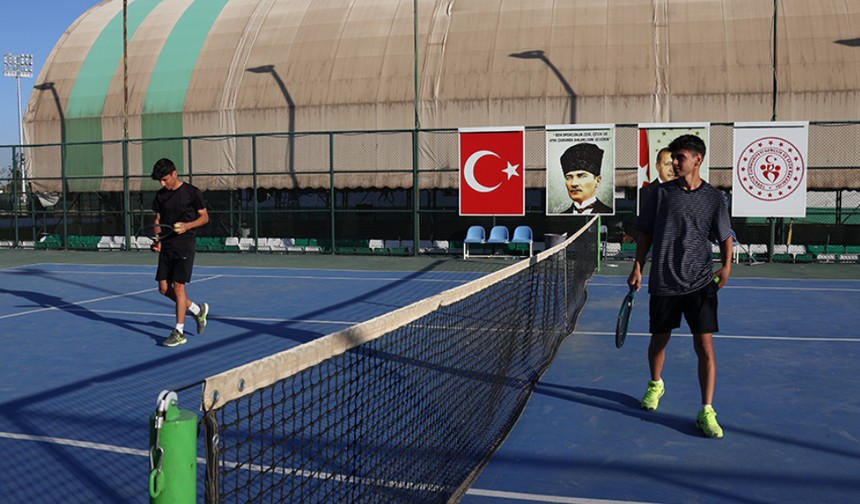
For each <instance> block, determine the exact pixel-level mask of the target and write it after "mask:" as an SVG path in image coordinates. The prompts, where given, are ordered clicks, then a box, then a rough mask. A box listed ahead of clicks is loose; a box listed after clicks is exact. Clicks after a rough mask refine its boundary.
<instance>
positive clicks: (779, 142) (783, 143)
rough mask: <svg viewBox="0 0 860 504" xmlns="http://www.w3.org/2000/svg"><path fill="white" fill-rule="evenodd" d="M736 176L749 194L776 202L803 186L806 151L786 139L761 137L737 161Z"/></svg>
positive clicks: (748, 146)
mask: <svg viewBox="0 0 860 504" xmlns="http://www.w3.org/2000/svg"><path fill="white" fill-rule="evenodd" d="M736 169H737V170H738V171H737V178H738V180H739V181H740V182H741V187H742V188H743V189H744V191H746V192H747V193H748V194H749V195H750V196H752V197H753V198H755V199H758V200H762V201H777V200H781V199H784V198H787V197H788V196H790V195H791V194H792V193H793V192H794V191H795V190H797V188H798V187H800V185H801V181H802V180H803V178H804V169H805V165H804V162H803V153H801V152H800V150H799V149H798V148H797V147H796V146H795V145H794V144H792V143H791V142H789V141H788V140H786V139H784V138H777V137H765V138H760V139H758V140H756V141H754V142H752V143H750V144H749V145H747V146H746V148H745V149H744V150H743V152H742V153H741V155H740V158H739V159H738V163H737V168H736Z"/></svg>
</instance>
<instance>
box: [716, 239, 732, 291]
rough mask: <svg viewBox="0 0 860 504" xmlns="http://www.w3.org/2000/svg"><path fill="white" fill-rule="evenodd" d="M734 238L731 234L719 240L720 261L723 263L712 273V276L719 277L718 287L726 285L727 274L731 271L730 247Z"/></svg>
mask: <svg viewBox="0 0 860 504" xmlns="http://www.w3.org/2000/svg"><path fill="white" fill-rule="evenodd" d="M733 242H734V240H733V239H732V237H731V236H729V237H728V238H726V239H725V240H723V241H721V242H720V261H722V263H723V267H722V268H720V269H719V270H717V272H716V273H714V276H716V277H718V278H719V279H720V281H719V283H718V284H717V285H719V287H720V289H722V288H723V287H725V286H726V282H728V281H729V274H730V273H731V272H732V247H733V246H734V245H733Z"/></svg>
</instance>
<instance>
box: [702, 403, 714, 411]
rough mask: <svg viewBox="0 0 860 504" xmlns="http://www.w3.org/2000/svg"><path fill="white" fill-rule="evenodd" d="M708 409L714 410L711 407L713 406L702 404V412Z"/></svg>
mask: <svg viewBox="0 0 860 504" xmlns="http://www.w3.org/2000/svg"><path fill="white" fill-rule="evenodd" d="M708 408H711V409H714V407H713V406H711V405H710V404H703V405H702V411H705V410H706V409H708Z"/></svg>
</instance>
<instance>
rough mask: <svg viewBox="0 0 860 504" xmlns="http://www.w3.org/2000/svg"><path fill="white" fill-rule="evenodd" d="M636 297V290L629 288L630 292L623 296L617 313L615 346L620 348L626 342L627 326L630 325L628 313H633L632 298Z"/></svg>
mask: <svg viewBox="0 0 860 504" xmlns="http://www.w3.org/2000/svg"><path fill="white" fill-rule="evenodd" d="M635 297H636V289H634V288H633V287H630V292H628V293H627V295H626V296H624V302H623V303H621V310H620V311H619V312H618V323H617V324H615V346H616V348H621V347H622V346H624V342H625V341H626V340H627V324H629V323H630V313H631V312H632V311H633V298H635Z"/></svg>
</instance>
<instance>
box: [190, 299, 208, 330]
mask: <svg viewBox="0 0 860 504" xmlns="http://www.w3.org/2000/svg"><path fill="white" fill-rule="evenodd" d="M206 315H209V304H208V303H203V304H201V305H200V314H199V315H192V317H194V320H195V321H197V334H203V329H206Z"/></svg>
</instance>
